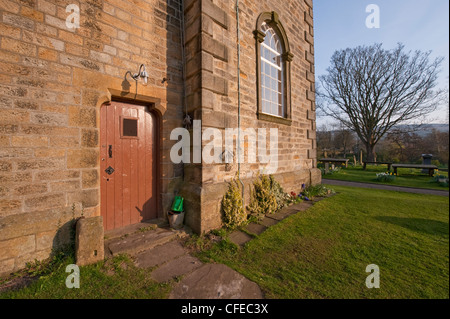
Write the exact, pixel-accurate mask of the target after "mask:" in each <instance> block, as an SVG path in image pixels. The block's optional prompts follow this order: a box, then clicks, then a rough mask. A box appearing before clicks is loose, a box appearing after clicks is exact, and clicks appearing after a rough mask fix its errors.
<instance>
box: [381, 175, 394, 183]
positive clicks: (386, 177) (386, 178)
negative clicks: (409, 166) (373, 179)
mask: <svg viewBox="0 0 450 319" xmlns="http://www.w3.org/2000/svg"><path fill="white" fill-rule="evenodd" d="M394 180H395V175H393V174H392V173H378V174H377V182H385V183H391V182H393V181H394Z"/></svg>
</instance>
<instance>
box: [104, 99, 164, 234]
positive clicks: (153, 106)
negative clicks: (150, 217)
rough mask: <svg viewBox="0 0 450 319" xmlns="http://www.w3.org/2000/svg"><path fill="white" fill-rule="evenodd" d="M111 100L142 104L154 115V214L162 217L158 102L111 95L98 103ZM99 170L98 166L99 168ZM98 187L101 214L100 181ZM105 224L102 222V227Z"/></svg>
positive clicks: (160, 118) (111, 101) (109, 103)
mask: <svg viewBox="0 0 450 319" xmlns="http://www.w3.org/2000/svg"><path fill="white" fill-rule="evenodd" d="M113 102H119V103H126V104H130V105H136V106H143V107H145V108H146V112H149V113H151V114H153V115H154V117H155V123H154V125H155V136H154V140H155V150H156V153H157V154H156V156H154V158H153V160H154V161H155V165H156V176H154V178H155V179H156V181H155V184H156V190H155V195H156V205H155V206H156V216H157V218H162V217H163V213H162V211H161V207H162V203H161V201H162V198H161V190H162V184H161V182H162V176H161V174H162V169H161V163H162V155H163V154H162V150H161V145H162V141H161V136H162V134H161V128H162V114H161V112H160V110H159V108H158V107H157V106H158V104H159V103H158V102H159V100H158V102H145V101H140V100H135V99H131V98H126V97H116V96H112V97H111V99H108V101H106V102H103V103H101V104H100V108H101V107H104V106H105V107H106V106H108V105H111V104H112V103H113ZM99 116H101V112H100V110H99ZM99 120H100V121H99V135H101V130H102V129H103V128H102V127H101V124H100V123H101V118H99ZM101 147H102V146H101V143H99V163H101ZM99 170H100V168H99ZM101 173H102V172H101V171H100V175H99V177H100V178H101ZM99 188H100V192H99V193H100V200H99V203H100V205H99V206H100V210H99V211H100V216H101V211H102V207H101V202H102V201H101V198H102V183H101V182H100V185H99ZM104 225H105V224H103V227H104Z"/></svg>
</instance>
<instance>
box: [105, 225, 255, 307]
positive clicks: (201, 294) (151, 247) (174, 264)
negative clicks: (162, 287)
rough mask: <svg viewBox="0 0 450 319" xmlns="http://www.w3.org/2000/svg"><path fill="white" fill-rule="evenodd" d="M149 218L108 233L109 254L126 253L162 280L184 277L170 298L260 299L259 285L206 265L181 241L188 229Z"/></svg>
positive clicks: (221, 267)
mask: <svg viewBox="0 0 450 319" xmlns="http://www.w3.org/2000/svg"><path fill="white" fill-rule="evenodd" d="M156 225H157V223H156V224H155V222H153V221H150V222H148V223H141V224H138V225H132V226H130V227H124V228H123V229H120V230H116V231H113V232H109V233H108V236H109V237H110V238H109V239H108V240H107V241H106V243H105V253H106V255H107V256H115V255H118V254H123V253H126V254H128V255H130V256H132V257H133V260H134V263H135V265H136V266H137V267H139V268H143V269H149V270H151V276H152V278H153V279H154V280H155V281H157V282H160V283H163V282H168V281H170V280H172V279H176V278H181V280H180V281H179V282H178V283H177V284H175V286H174V289H173V291H172V292H171V294H170V296H169V298H171V299H261V298H263V294H262V292H261V289H260V288H259V286H258V285H257V284H256V283H254V282H252V281H250V280H248V279H247V278H245V277H244V276H243V275H241V274H239V273H238V272H236V271H235V270H233V269H231V268H230V267H227V266H225V265H222V264H204V263H202V262H201V261H200V260H199V259H197V258H196V257H194V256H192V255H191V254H190V253H189V251H188V250H187V249H186V248H185V247H184V246H183V245H182V244H181V242H180V240H179V238H182V237H185V236H187V235H188V233H189V231H188V232H186V231H185V230H179V231H174V230H172V229H169V228H168V227H167V225H166V226H165V225H164V224H163V223H159V227H157V226H156Z"/></svg>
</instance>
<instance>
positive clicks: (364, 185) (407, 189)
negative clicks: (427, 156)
mask: <svg viewBox="0 0 450 319" xmlns="http://www.w3.org/2000/svg"><path fill="white" fill-rule="evenodd" d="M322 184H328V185H337V186H350V187H360V188H373V189H383V190H390V191H396V192H407V193H415V194H426V195H438V196H447V197H448V196H449V192H448V191H446V190H438V189H425V188H412V187H401V186H392V185H384V184H370V183H361V182H349V181H340V180H334V179H322Z"/></svg>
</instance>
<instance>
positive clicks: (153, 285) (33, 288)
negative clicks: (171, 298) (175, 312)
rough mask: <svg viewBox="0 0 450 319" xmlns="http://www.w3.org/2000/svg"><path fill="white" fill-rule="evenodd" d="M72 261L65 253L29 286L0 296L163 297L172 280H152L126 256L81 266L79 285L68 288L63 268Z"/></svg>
mask: <svg viewBox="0 0 450 319" xmlns="http://www.w3.org/2000/svg"><path fill="white" fill-rule="evenodd" d="M74 263H75V262H74V259H73V257H72V256H68V257H66V258H64V260H62V261H60V262H59V263H58V265H57V266H56V267H52V268H54V269H51V271H47V273H48V274H44V275H43V276H40V278H39V279H38V280H37V281H35V282H33V283H32V284H31V285H30V286H28V287H26V288H22V289H20V290H13V291H11V290H10V291H6V292H4V293H2V294H0V299H164V298H167V297H168V295H169V293H170V291H171V289H172V283H170V282H169V283H165V284H159V283H157V282H155V281H153V280H152V279H151V277H150V274H151V271H149V270H145V269H139V268H137V267H135V266H134V265H133V262H132V261H131V260H130V259H129V258H128V257H127V256H118V257H114V258H113V259H109V260H107V261H102V262H99V263H97V264H94V265H90V266H84V267H80V288H79V289H77V288H72V289H69V288H67V287H66V284H65V283H66V278H67V276H69V274H70V273H66V272H65V269H66V266H67V265H70V264H74Z"/></svg>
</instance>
